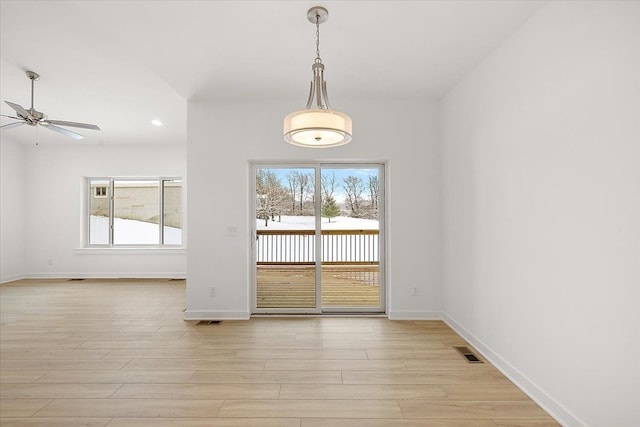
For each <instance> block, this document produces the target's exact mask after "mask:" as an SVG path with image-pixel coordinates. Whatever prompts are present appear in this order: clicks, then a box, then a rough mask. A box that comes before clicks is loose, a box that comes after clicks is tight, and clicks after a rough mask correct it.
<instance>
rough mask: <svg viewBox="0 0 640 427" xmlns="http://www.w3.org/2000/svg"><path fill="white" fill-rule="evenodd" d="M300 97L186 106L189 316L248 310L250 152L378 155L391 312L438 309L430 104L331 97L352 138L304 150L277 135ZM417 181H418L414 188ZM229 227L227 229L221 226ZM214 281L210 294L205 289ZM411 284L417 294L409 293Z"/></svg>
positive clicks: (288, 156)
mask: <svg viewBox="0 0 640 427" xmlns="http://www.w3.org/2000/svg"><path fill="white" fill-rule="evenodd" d="M300 102H302V100H298V102H295V101H294V102H273V101H266V102H255V103H249V102H224V103H222V102H220V103H216V102H208V103H205V102H202V103H194V102H191V103H190V104H189V111H188V118H189V123H188V135H189V136H188V148H187V168H188V180H189V189H188V194H189V196H188V197H189V214H188V224H189V231H188V237H189V247H188V266H187V269H188V281H187V313H186V317H187V318H191V319H203V318H205V319H221V318H247V317H248V315H249V311H250V303H249V301H250V294H249V292H250V291H249V290H250V283H249V277H250V268H251V265H250V252H249V247H250V238H249V232H250V230H249V224H250V222H251V220H252V218H253V215H252V214H251V212H249V209H250V207H249V197H250V196H249V187H250V185H249V177H250V166H249V165H250V162H249V161H250V160H276V161H293V160H300V161H304V160H307V161H309V160H328V161H331V160H348V161H359V160H363V161H387V162H388V169H387V179H388V184H389V190H388V192H387V198H388V200H387V221H388V223H387V232H388V254H389V258H388V287H389V290H390V291H389V292H390V295H389V305H388V310H389V313H390V316H392V317H395V318H425V317H434V316H436V317H437V316H439V315H440V312H441V308H442V305H441V287H440V266H441V260H440V254H441V248H440V246H441V245H440V202H439V200H440V194H439V191H440V190H439V188H440V181H439V179H440V178H439V177H440V170H439V167H440V153H439V145H438V125H437V123H438V120H439V117H438V115H437V105H436V103H435V102H429V101H418V100H397V101H393V100H391V101H386V102H380V101H357V102H356V101H354V102H345V101H343V102H337V103H336V102H335V100H334V105H338V106H339V107H340V109H341V110H343V111H346V112H348V113H349V114H350V115H351V116H352V118H353V123H354V140H353V141H352V142H351V144H349V145H346V146H343V147H337V148H333V149H304V148H299V147H294V146H291V145H289V144H286V143H285V142H284V141H283V140H282V136H281V135H282V119H283V117H284V116H285V115H286V114H287V113H289V112H290V111H293V110H295V109H298V108H299V107H300V105H299V104H300ZM418 183H420V184H419V186H418ZM228 226H234V227H237V228H238V234H237V236H236V237H228V236H227V227H228ZM208 286H216V288H217V296H216V297H215V298H211V297H209V295H208ZM413 287H419V288H420V296H417V297H413V296H411V288H413Z"/></svg>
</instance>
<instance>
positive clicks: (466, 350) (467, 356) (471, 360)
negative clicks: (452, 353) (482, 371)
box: [453, 347, 483, 363]
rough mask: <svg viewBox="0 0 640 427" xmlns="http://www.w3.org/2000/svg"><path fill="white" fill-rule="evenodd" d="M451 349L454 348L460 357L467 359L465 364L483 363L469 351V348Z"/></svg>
mask: <svg viewBox="0 0 640 427" xmlns="http://www.w3.org/2000/svg"><path fill="white" fill-rule="evenodd" d="M453 348H455V349H456V350H457V351H458V353H460V354H461V355H462V357H464V358H465V359H467V362H469V363H483V362H482V360H480V359H479V358H478V356H476V355H475V354H473V352H472V351H471V350H469V347H453Z"/></svg>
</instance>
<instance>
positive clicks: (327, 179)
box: [256, 169, 380, 226]
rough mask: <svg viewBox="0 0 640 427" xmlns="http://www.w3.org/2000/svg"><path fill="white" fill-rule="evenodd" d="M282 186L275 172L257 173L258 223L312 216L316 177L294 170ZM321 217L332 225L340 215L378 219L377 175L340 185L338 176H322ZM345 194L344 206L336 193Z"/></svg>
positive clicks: (260, 171) (353, 178)
mask: <svg viewBox="0 0 640 427" xmlns="http://www.w3.org/2000/svg"><path fill="white" fill-rule="evenodd" d="M284 181H285V182H281V181H280V178H279V177H278V174H277V173H276V171H275V170H272V169H258V171H257V174H256V198H257V200H256V202H257V212H256V216H257V218H258V219H263V220H264V221H265V226H268V223H269V219H271V220H272V221H276V220H279V219H280V216H281V215H313V214H314V205H315V195H316V190H315V180H314V174H313V173H312V172H311V173H305V172H302V171H299V170H291V171H289V173H287V175H286V176H285V179H284ZM320 185H321V189H320V192H321V195H322V207H321V214H322V216H323V217H325V218H328V219H329V222H331V219H332V218H335V217H337V216H339V215H345V216H350V217H353V218H370V219H377V218H378V195H379V189H380V186H379V182H378V176H377V175H368V176H367V177H365V179H363V178H362V177H359V176H355V175H349V176H347V177H345V178H343V179H342V182H338V179H337V178H336V176H335V174H334V173H332V174H330V175H329V174H322V175H321V180H320ZM339 189H341V190H342V192H341V193H344V200H343V201H342V204H340V202H339V201H338V200H336V196H337V192H338V190H339Z"/></svg>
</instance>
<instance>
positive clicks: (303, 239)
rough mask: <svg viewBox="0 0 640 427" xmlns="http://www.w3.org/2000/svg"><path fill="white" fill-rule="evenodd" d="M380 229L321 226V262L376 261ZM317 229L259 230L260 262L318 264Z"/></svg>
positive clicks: (258, 250) (372, 263)
mask: <svg viewBox="0 0 640 427" xmlns="http://www.w3.org/2000/svg"><path fill="white" fill-rule="evenodd" d="M378 234H379V233H378V230H322V232H321V238H322V263H323V264H345V265H350V264H353V265H363V264H364V265H376V264H378V263H379V261H380V259H379V251H378V248H379V240H378V238H379V235H378ZM315 242H316V233H315V231H314V230H258V231H257V245H256V259H257V262H258V264H263V265H265V264H315V262H316V255H315V252H316V251H315Z"/></svg>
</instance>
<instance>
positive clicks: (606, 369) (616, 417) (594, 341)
mask: <svg viewBox="0 0 640 427" xmlns="http://www.w3.org/2000/svg"><path fill="white" fill-rule="evenodd" d="M442 114H443V128H442V132H443V171H444V172H443V181H444V183H443V184H444V187H443V188H444V189H443V191H444V193H443V194H444V197H443V206H444V207H443V209H444V210H443V215H444V236H445V237H444V272H443V275H444V306H445V311H446V313H447V320H448V321H449V322H450V323H451V324H452V325H453V326H455V327H456V328H457V329H458V330H459V331H460V332H462V333H463V334H464V335H465V336H466V337H468V338H469V339H470V340H471V341H472V343H473V344H475V345H476V346H478V347H479V349H480V350H482V351H483V352H484V353H485V354H487V355H489V356H490V357H491V358H492V359H493V360H494V361H495V362H496V363H497V364H498V366H500V367H501V368H502V369H504V370H505V371H506V372H508V373H509V374H510V375H511V376H512V378H514V379H515V380H516V381H517V382H518V383H519V384H520V385H522V386H524V388H525V389H526V390H527V391H528V392H529V393H531V394H532V395H533V396H534V397H535V398H536V399H537V400H538V401H540V402H541V403H542V404H543V405H544V406H546V407H547V408H548V409H550V410H551V411H552V412H554V413H555V414H556V416H558V418H559V419H560V420H561V421H562V422H563V424H565V425H581V424H585V425H590V426H603V427H605V426H619V427H622V426H632V425H638V424H637V423H638V420H639V419H640V408H639V405H638V403H639V401H638V381H639V380H640V369H639V368H638V366H639V365H638V363H637V360H636V359H637V357H638V354H640V346H639V344H638V343H639V338H640V332H639V331H640V316H639V314H638V313H640V309H639V307H638V304H639V303H640V3H638V2H622V3H618V2H562V3H560V2H550V3H549V4H547V5H546V6H544V7H543V8H542V9H541V10H540V11H539V12H538V13H537V14H536V15H534V17H533V18H532V19H531V20H530V21H529V22H528V23H527V24H525V25H524V27H523V28H521V29H520V30H519V31H518V32H517V33H515V34H514V35H513V36H512V37H510V38H509V39H507V40H506V41H505V42H504V44H503V45H501V47H500V48H499V49H497V50H496V51H495V52H494V53H493V54H492V55H490V56H489V57H488V58H486V60H485V61H483V63H482V64H480V65H479V66H478V67H477V68H476V69H475V70H474V71H473V72H472V73H471V74H470V75H469V76H468V77H467V78H466V79H465V80H464V81H463V82H462V83H461V84H459V85H458V86H457V87H456V88H455V89H454V90H452V91H451V92H450V93H449V94H448V95H447V96H446V98H445V99H444V102H443V112H442Z"/></svg>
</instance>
